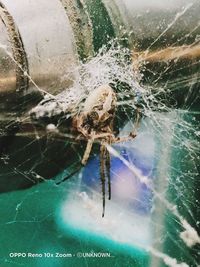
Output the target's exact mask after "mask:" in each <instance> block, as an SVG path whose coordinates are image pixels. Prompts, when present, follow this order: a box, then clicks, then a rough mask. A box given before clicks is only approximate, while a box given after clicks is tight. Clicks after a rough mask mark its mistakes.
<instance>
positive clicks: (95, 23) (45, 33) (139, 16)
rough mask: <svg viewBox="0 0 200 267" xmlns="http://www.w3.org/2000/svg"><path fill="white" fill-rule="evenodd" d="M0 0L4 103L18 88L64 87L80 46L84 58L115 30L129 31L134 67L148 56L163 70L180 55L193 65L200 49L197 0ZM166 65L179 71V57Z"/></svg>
mask: <svg viewBox="0 0 200 267" xmlns="http://www.w3.org/2000/svg"><path fill="white" fill-rule="evenodd" d="M0 3H1V5H0V10H1V13H0V15H1V22H0V32H1V35H0V44H1V45H0V96H1V99H4V98H2V96H5V94H9V97H7V99H6V101H4V100H3V101H0V103H1V107H4V106H5V103H6V102H11V103H12V102H13V98H14V99H15V98H16V95H17V93H16V92H17V91H20V96H21V95H22V96H24V95H27V94H30V93H32V92H33V91H35V92H38V88H41V89H42V90H45V91H47V92H49V93H52V94H57V93H58V92H60V91H62V90H63V88H66V87H67V86H69V84H70V83H71V82H72V80H73V77H70V76H69V75H68V76H67V75H65V74H66V73H68V72H70V70H71V68H72V66H73V65H74V64H77V62H78V55H77V52H78V53H79V56H80V58H82V59H83V58H85V57H87V56H89V55H92V54H93V49H94V50H95V51H97V50H98V49H99V48H100V47H101V46H102V45H103V44H106V43H107V42H108V41H109V40H110V39H112V38H114V37H119V39H120V38H122V37H123V38H124V37H125V38H126V39H127V43H128V44H129V47H130V48H131V49H132V50H133V63H134V66H136V68H137V67H138V66H139V65H140V64H141V63H143V62H144V61H145V62H148V64H149V65H148V68H149V69H150V72H151V71H152V70H153V71H155V66H157V64H158V62H159V66H158V67H156V70H157V73H159V74H158V75H160V74H161V72H162V69H163V68H165V63H166V62H167V64H168V63H169V62H170V64H171V61H173V60H177V59H178V60H179V62H180V59H181V60H183V61H184V63H185V61H187V62H186V63H185V65H188V66H189V65H191V60H192V61H193V60H196V58H199V57H200V47H199V44H198V36H199V35H200V27H199V21H198V11H199V10H200V2H199V1H198V0H192V1H190V3H189V4H188V2H187V1H186V0H176V1H172V0H169V1H167V2H165V3H164V2H162V3H161V2H160V1H158V0H152V1H148V0H141V1H139V0H138V1H131V0H123V1H122V0H111V1H110V0H95V1H92V0H85V1H78V0H76V1H71V0H52V1H51V3H47V2H46V1H45V0H37V1H33V0H31V1H28V2H27V1H25V0H20V1H17V3H15V2H13V1H11V0H1V1H0ZM10 55H11V57H10ZM11 58H12V59H11ZM13 60H14V61H15V62H13ZM160 62H161V63H162V64H163V62H164V67H163V66H161V65H162V64H160ZM176 66H177V65H176ZM169 69H172V70H173V71H174V70H175V64H171V66H170V68H169V67H168V72H169ZM165 74H166V73H165ZM27 76H29V78H27ZM154 76H155V75H154ZM161 77H163V75H161ZM154 80H155V78H154ZM160 80H161V79H160ZM35 85H37V88H36V86H35ZM20 99H21V98H20ZM9 108H10V107H9Z"/></svg>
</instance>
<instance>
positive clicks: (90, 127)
mask: <svg viewBox="0 0 200 267" xmlns="http://www.w3.org/2000/svg"><path fill="white" fill-rule="evenodd" d="M116 106H117V97H116V93H115V92H114V90H113V89H112V88H111V87H110V86H109V85H102V86H100V87H98V88H97V89H95V90H94V91H92V93H91V94H89V96H88V98H87V99H86V101H85V104H84V107H83V110H82V112H81V113H80V114H78V115H76V116H75V117H74V118H73V128H74V130H75V131H77V132H78V137H77V139H78V138H79V137H81V138H82V139H85V140H86V141H87V146H86V149H85V153H84V155H83V158H82V161H81V163H82V165H84V166H85V165H86V164H87V161H88V159H89V156H90V152H91V149H92V146H93V143H94V142H95V141H96V142H98V143H100V178H101V183H102V196H103V213H102V217H104V213H105V194H106V192H105V189H106V185H105V184H106V178H107V182H108V199H111V181H110V154H109V152H108V150H107V148H106V144H112V143H116V142H121V141H125V140H128V139H130V138H134V137H135V136H136V135H135V133H133V132H132V133H130V135H129V136H128V137H123V138H119V137H115V135H114V133H113V121H114V117H115V111H116Z"/></svg>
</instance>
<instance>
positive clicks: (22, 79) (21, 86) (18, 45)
mask: <svg viewBox="0 0 200 267" xmlns="http://www.w3.org/2000/svg"><path fill="white" fill-rule="evenodd" d="M0 18H1V20H2V22H3V23H4V25H5V27H6V30H7V34H8V37H9V41H10V44H11V49H12V54H13V59H14V61H15V65H16V93H17V94H19V96H20V95H21V94H24V92H25V91H26V90H27V89H28V87H29V78H28V75H29V66H28V59H27V55H26V52H25V48H24V44H23V41H22V38H21V35H20V32H19V29H18V28H17V26H16V24H15V21H14V19H13V17H12V16H11V14H10V13H9V11H8V10H7V9H6V7H5V6H4V5H3V4H2V2H1V1H0Z"/></svg>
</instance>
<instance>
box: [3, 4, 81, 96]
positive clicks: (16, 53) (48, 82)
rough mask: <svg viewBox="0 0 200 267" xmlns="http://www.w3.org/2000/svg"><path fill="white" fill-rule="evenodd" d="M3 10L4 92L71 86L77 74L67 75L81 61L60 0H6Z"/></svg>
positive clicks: (53, 90)
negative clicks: (78, 60)
mask: <svg viewBox="0 0 200 267" xmlns="http://www.w3.org/2000/svg"><path fill="white" fill-rule="evenodd" d="M0 11H1V12H0V15H1V24H0V31H1V34H0V55H1V58H0V70H1V73H0V88H1V90H0V96H1V95H2V94H3V95H5V94H6V93H11V92H12V93H13V94H16V91H17V90H19V91H20V90H22V91H23V92H22V94H23V95H27V94H30V93H32V91H38V89H39V88H41V89H42V90H45V91H47V92H49V93H52V94H56V93H58V92H60V91H62V90H63V88H66V87H67V86H69V84H71V83H72V80H73V78H72V77H70V78H66V77H64V76H65V75H66V73H67V72H69V71H70V70H71V68H72V67H73V66H74V65H75V64H77V52H76V47H75V40H74V36H73V32H72V29H71V26H70V22H69V19H68V17H67V16H66V13H65V11H64V9H63V7H62V5H61V3H60V1H58V0H53V1H50V2H47V1H45V0H39V1H28V2H27V1H25V0H20V1H17V2H13V1H10V0H3V1H1V2H0ZM20 72H21V73H20ZM27 76H28V77H27ZM20 77H21V80H22V78H23V79H24V80H27V84H26V85H24V84H23V82H25V81H19V80H20ZM20 82H21V83H20ZM28 83H29V85H28ZM35 85H37V88H36V87H35Z"/></svg>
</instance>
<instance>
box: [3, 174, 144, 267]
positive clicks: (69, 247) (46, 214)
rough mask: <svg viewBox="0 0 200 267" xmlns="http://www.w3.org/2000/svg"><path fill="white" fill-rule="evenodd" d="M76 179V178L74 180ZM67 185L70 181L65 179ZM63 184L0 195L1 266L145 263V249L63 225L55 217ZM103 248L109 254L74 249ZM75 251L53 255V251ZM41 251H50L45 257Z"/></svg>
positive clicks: (64, 193)
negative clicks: (83, 255) (80, 254)
mask: <svg viewBox="0 0 200 267" xmlns="http://www.w3.org/2000/svg"><path fill="white" fill-rule="evenodd" d="M75 181H76V178H75V180H74V182H75ZM69 186H70V183H69ZM68 190H69V188H68V189H67V187H66V183H65V186H56V185H55V184H54V182H53V181H48V182H45V183H41V184H39V185H37V186H34V187H32V188H29V189H26V190H22V191H15V192H9V193H4V194H1V196H0V207H1V217H0V244H1V245H0V266H1V267H15V266H16V267H17V266H27V267H40V266H41V267H43V266H47V267H51V266H54V267H67V266H69V267H71V266H80V267H82V266H91V267H93V266H94V267H98V266H120V267H121V266H123V267H126V266H127V267H130V266H133V267H146V266H148V256H147V254H146V253H145V252H143V251H141V250H139V249H137V248H134V247H129V246H126V245H120V244H117V243H115V242H113V241H111V240H107V239H105V238H100V237H97V236H93V235H92V234H91V233H86V232H80V231H79V230H78V229H72V228H70V227H63V225H62V222H61V220H59V215H58V212H59V208H60V205H61V204H62V203H63V201H64V200H66V197H67V192H68ZM91 251H93V252H96V253H97V252H103V253H105V252H107V253H110V255H111V257H110V258H78V257H77V256H76V253H78V252H88V253H89V252H91ZM15 252H17V253H22V252H23V253H42V254H43V257H42V258H31V257H25V258H22V257H21V258H11V257H9V253H15ZM57 252H58V253H65V254H66V253H70V254H72V255H75V256H73V257H67V258H61V257H59V258H57V257H55V255H56V253H57ZM44 253H53V254H54V257H53V258H52V257H50V258H46V257H44Z"/></svg>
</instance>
